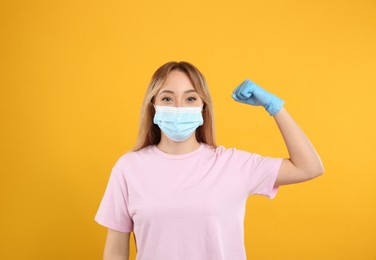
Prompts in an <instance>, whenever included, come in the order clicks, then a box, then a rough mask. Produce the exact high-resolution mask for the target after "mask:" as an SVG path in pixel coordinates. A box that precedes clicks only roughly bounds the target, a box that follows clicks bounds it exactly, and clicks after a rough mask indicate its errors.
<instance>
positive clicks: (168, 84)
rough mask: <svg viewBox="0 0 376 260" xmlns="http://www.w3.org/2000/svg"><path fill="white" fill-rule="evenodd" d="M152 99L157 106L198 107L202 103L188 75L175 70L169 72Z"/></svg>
mask: <svg viewBox="0 0 376 260" xmlns="http://www.w3.org/2000/svg"><path fill="white" fill-rule="evenodd" d="M154 100H155V101H154V104H155V105H157V106H175V107H199V106H202V104H203V103H202V100H201V98H200V97H199V95H198V94H197V92H196V90H195V89H194V87H193V85H192V84H191V81H190V80H189V78H188V76H187V75H186V74H185V73H184V72H181V71H177V70H173V71H171V72H170V74H169V75H168V76H167V79H166V81H165V83H164V84H163V86H162V87H161V89H160V90H159V92H158V93H157V94H156V95H155V99H154Z"/></svg>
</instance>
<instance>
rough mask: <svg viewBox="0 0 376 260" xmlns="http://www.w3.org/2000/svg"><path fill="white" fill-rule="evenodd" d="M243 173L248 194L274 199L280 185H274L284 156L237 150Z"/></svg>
mask: <svg viewBox="0 0 376 260" xmlns="http://www.w3.org/2000/svg"><path fill="white" fill-rule="evenodd" d="M236 153H237V155H238V159H239V160H238V162H239V164H240V167H241V175H242V177H243V181H244V184H245V188H246V191H247V193H248V195H253V194H257V195H262V196H266V197H268V198H270V199H273V198H274V197H275V196H276V194H277V191H278V189H279V187H274V183H275V181H276V179H277V176H278V172H279V169H280V167H281V164H282V161H283V158H273V157H265V156H261V155H259V154H256V153H250V152H247V151H242V150H236Z"/></svg>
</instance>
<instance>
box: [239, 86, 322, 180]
mask: <svg viewBox="0 0 376 260" xmlns="http://www.w3.org/2000/svg"><path fill="white" fill-rule="evenodd" d="M232 98H233V99H234V100H235V101H238V102H240V103H244V104H249V105H253V106H263V107H264V108H265V109H266V111H268V112H269V114H270V115H271V116H274V119H275V121H276V123H277V125H278V128H279V130H280V131H281V134H282V137H283V139H284V141H285V144H286V147H287V150H288V152H289V156H290V158H286V159H283V162H282V165H281V168H280V170H279V173H278V177H277V180H276V182H275V184H274V186H280V185H286V184H292V183H297V182H303V181H307V180H310V179H313V178H315V177H318V176H320V175H322V174H323V173H324V167H323V165H322V162H321V160H320V157H319V155H318V154H317V152H316V150H315V148H314V147H313V145H312V144H311V142H310V141H309V139H308V138H307V136H306V135H305V134H304V132H303V131H302V130H301V129H300V127H299V126H298V124H297V123H296V122H295V121H294V119H293V118H292V117H291V116H290V114H289V113H288V112H287V110H286V109H285V108H284V107H283V104H284V101H283V100H281V99H280V98H278V97H277V96H275V95H273V94H271V93H269V92H267V91H266V90H264V89H263V88H261V87H260V86H258V85H256V84H255V83H253V82H252V81H251V80H245V81H244V82H243V83H241V84H240V85H239V86H238V87H236V89H235V90H234V92H233V94H232Z"/></svg>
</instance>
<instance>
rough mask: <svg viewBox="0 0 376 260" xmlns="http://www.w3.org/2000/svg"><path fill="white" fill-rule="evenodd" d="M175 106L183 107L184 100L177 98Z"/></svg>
mask: <svg viewBox="0 0 376 260" xmlns="http://www.w3.org/2000/svg"><path fill="white" fill-rule="evenodd" d="M175 106H176V107H181V106H182V102H181V100H180V99H177V100H176V102H175Z"/></svg>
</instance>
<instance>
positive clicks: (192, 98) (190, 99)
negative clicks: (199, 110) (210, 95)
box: [187, 97, 197, 102]
mask: <svg viewBox="0 0 376 260" xmlns="http://www.w3.org/2000/svg"><path fill="white" fill-rule="evenodd" d="M187 99H188V101H189V102H194V101H196V100H197V99H196V98H195V97H189V98H187Z"/></svg>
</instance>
